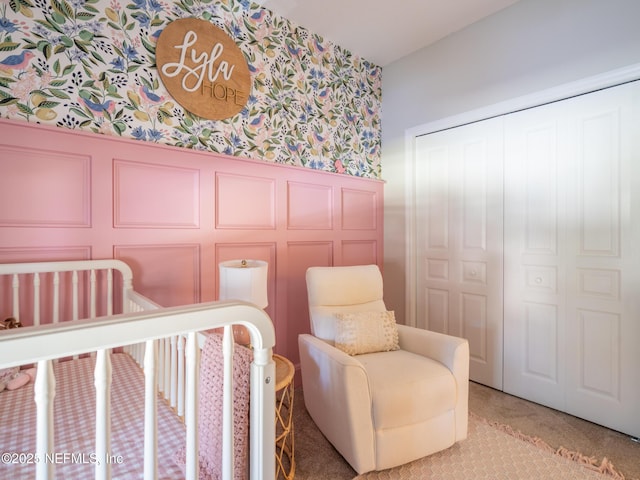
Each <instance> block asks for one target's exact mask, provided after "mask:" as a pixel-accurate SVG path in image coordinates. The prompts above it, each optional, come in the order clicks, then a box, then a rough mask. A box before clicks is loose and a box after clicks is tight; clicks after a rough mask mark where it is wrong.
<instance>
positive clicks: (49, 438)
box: [34, 360, 56, 480]
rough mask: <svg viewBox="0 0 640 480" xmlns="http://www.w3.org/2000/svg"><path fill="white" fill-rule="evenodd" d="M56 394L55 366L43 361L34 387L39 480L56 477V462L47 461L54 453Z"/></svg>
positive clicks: (39, 363)
mask: <svg viewBox="0 0 640 480" xmlns="http://www.w3.org/2000/svg"><path fill="white" fill-rule="evenodd" d="M55 394H56V379H55V377H54V375H53V364H52V362H51V360H41V361H39V362H38V370H37V373H36V380H35V385H34V399H35V402H36V412H37V413H36V416H37V420H36V422H37V434H36V455H37V456H38V457H37V458H38V459H39V462H38V463H37V465H36V479H37V480H53V478H54V476H55V464H54V462H51V461H46V459H47V458H48V457H50V455H51V454H53V453H54V446H53V434H54V431H53V399H54V397H55Z"/></svg>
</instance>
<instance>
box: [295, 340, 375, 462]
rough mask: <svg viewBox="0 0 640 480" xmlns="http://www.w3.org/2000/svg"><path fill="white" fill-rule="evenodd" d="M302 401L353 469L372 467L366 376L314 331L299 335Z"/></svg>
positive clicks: (372, 442)
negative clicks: (314, 334)
mask: <svg viewBox="0 0 640 480" xmlns="http://www.w3.org/2000/svg"><path fill="white" fill-rule="evenodd" d="M298 347H299V350H300V371H301V374H302V388H303V392H304V403H305V406H306V408H307V411H308V412H309V415H311V418H312V419H313V421H314V422H315V423H316V425H317V426H318V428H319V429H320V431H321V432H322V433H323V434H324V436H325V437H327V439H328V440H329V441H330V442H331V443H332V444H333V446H334V447H335V448H336V450H338V451H339V452H340V453H341V454H342V456H343V457H345V458H346V459H347V461H348V462H349V463H350V464H351V466H352V467H353V468H354V469H355V470H356V471H369V470H373V469H374V468H375V452H374V445H375V440H374V429H373V422H372V419H371V395H370V390H369V380H368V378H367V374H366V372H365V370H364V367H363V366H362V364H361V363H360V362H359V361H358V360H356V359H355V358H354V357H351V356H349V355H347V354H346V353H344V352H343V351H341V350H339V349H337V348H335V347H333V346H332V345H330V344H328V343H327V342H325V341H323V340H321V339H319V338H316V337H314V336H313V335H307V334H303V335H299V336H298Z"/></svg>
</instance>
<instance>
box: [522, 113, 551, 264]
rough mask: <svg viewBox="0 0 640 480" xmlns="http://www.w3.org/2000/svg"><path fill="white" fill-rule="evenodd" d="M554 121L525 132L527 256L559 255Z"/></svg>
mask: <svg viewBox="0 0 640 480" xmlns="http://www.w3.org/2000/svg"><path fill="white" fill-rule="evenodd" d="M557 130H558V126H557V124H556V122H555V121H552V122H550V123H548V122H546V121H545V123H544V124H543V125H539V126H536V127H535V128H530V129H527V131H526V132H525V134H524V136H525V142H526V147H525V151H526V159H525V164H524V168H525V170H526V174H525V178H524V182H525V190H524V209H525V212H524V214H525V248H526V252H527V253H531V254H547V255H555V254H556V252H557V251H558V238H557V236H558V233H557V232H558V225H557V222H558V220H557V219H558V185H557V183H558V182H557V175H558V168H557V156H558V155H557V150H558V147H557V142H558V140H557V135H558V131H557Z"/></svg>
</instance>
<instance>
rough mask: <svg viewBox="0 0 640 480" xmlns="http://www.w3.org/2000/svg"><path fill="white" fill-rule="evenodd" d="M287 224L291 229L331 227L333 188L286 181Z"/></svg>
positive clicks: (324, 228)
mask: <svg viewBox="0 0 640 480" xmlns="http://www.w3.org/2000/svg"><path fill="white" fill-rule="evenodd" d="M287 187H288V188H287V225H288V227H289V228H290V229H292V230H330V229H332V228H333V213H334V212H333V200H332V199H333V188H332V187H331V186H330V185H317V184H310V183H301V182H287Z"/></svg>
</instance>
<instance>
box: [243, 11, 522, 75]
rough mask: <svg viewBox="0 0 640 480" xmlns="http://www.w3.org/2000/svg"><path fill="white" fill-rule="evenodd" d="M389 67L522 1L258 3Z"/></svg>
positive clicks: (377, 63)
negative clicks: (396, 61)
mask: <svg viewBox="0 0 640 480" xmlns="http://www.w3.org/2000/svg"><path fill="white" fill-rule="evenodd" d="M253 1H254V2H255V3H257V4H259V5H262V6H263V7H265V8H267V9H269V10H271V11H272V12H274V13H276V14H277V15H279V16H281V17H284V18H286V19H288V20H290V21H291V22H293V23H295V24H297V25H299V26H302V27H304V28H306V29H307V30H309V31H310V32H312V33H315V34H318V35H320V36H322V37H323V38H324V39H325V40H329V41H331V42H332V43H334V44H336V45H339V46H341V47H343V48H346V49H347V50H349V51H350V52H351V53H354V54H357V55H360V56H361V57H362V58H364V59H366V60H368V61H370V62H372V63H374V64H376V65H379V66H381V67H384V66H385V65H387V64H389V63H391V62H393V61H395V60H398V59H399V58H402V57H404V56H406V55H408V54H410V53H412V52H415V51H416V50H419V49H420V48H422V47H425V46H427V45H429V44H431V43H434V42H436V41H438V40H440V39H441V38H444V37H446V36H447V35H449V34H451V33H453V32H456V31H458V30H461V29H463V28H464V27H466V26H467V25H470V24H472V23H474V22H477V21H478V20H480V19H482V18H484V17H487V16H489V15H491V14H493V13H495V12H497V11H499V10H502V9H503V8H505V7H508V6H510V5H512V4H514V3H516V2H517V1H518V0H401V1H397V0H396V1H394V0H253Z"/></svg>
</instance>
